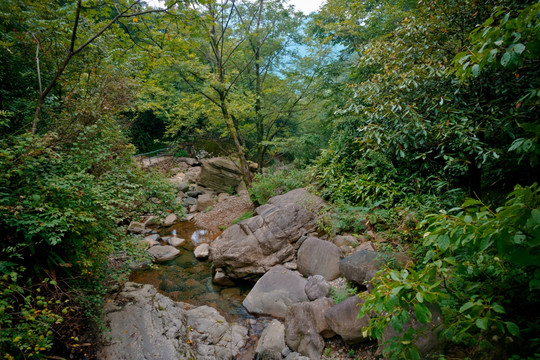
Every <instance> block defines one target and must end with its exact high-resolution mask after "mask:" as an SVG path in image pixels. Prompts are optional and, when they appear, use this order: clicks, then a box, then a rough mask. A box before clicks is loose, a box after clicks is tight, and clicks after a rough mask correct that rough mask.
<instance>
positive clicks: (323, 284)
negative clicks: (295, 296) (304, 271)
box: [304, 275, 331, 301]
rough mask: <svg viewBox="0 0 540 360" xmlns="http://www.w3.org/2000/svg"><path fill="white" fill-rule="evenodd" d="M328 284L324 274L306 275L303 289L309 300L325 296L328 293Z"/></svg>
mask: <svg viewBox="0 0 540 360" xmlns="http://www.w3.org/2000/svg"><path fill="white" fill-rule="evenodd" d="M330 287H331V286H330V284H329V283H328V281H326V279H325V278H324V276H322V275H313V276H310V277H308V279H307V282H306V287H305V289H304V291H305V292H306V295H307V297H308V299H309V300H310V301H313V300H317V299H320V298H324V297H327V296H328V294H329V293H330Z"/></svg>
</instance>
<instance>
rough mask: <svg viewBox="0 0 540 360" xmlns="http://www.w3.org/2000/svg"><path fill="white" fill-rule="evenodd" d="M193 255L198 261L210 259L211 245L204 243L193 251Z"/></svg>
mask: <svg viewBox="0 0 540 360" xmlns="http://www.w3.org/2000/svg"><path fill="white" fill-rule="evenodd" d="M193 255H195V258H196V259H198V260H205V259H208V257H209V256H210V245H208V244H206V243H204V244H201V245H199V246H197V247H196V248H195V250H193Z"/></svg>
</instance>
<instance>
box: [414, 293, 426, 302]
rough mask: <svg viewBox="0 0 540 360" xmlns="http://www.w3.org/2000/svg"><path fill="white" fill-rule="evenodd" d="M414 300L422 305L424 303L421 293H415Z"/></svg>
mask: <svg viewBox="0 0 540 360" xmlns="http://www.w3.org/2000/svg"><path fill="white" fill-rule="evenodd" d="M416 300H418V302H421V303H423V302H424V295H422V293H421V292H417V293H416Z"/></svg>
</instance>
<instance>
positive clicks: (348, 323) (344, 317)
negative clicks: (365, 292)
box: [324, 295, 369, 344]
mask: <svg viewBox="0 0 540 360" xmlns="http://www.w3.org/2000/svg"><path fill="white" fill-rule="evenodd" d="M363 303H364V300H362V299H360V298H359V297H358V296H357V295H354V296H351V297H349V298H348V299H346V300H345V301H342V302H340V303H339V304H336V305H334V306H332V307H331V308H330V309H328V310H327V311H326V313H325V314H324V317H325V319H326V322H327V323H328V325H329V326H330V328H331V329H332V330H333V331H334V332H335V333H336V334H338V335H339V336H341V338H342V339H343V341H345V342H346V343H347V344H356V343H359V342H362V341H365V340H367V337H364V335H362V328H363V327H366V326H368V325H369V317H368V316H364V317H362V318H361V319H358V312H359V311H360V308H361V307H362V304H363Z"/></svg>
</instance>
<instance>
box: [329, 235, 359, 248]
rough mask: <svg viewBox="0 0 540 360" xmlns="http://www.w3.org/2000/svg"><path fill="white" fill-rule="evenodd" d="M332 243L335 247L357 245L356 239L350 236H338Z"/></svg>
mask: <svg viewBox="0 0 540 360" xmlns="http://www.w3.org/2000/svg"><path fill="white" fill-rule="evenodd" d="M333 243H334V244H335V245H336V246H337V247H342V246H352V247H354V246H356V245H358V239H357V238H355V237H354V236H351V235H338V236H336V237H335V238H334V240H333Z"/></svg>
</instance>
